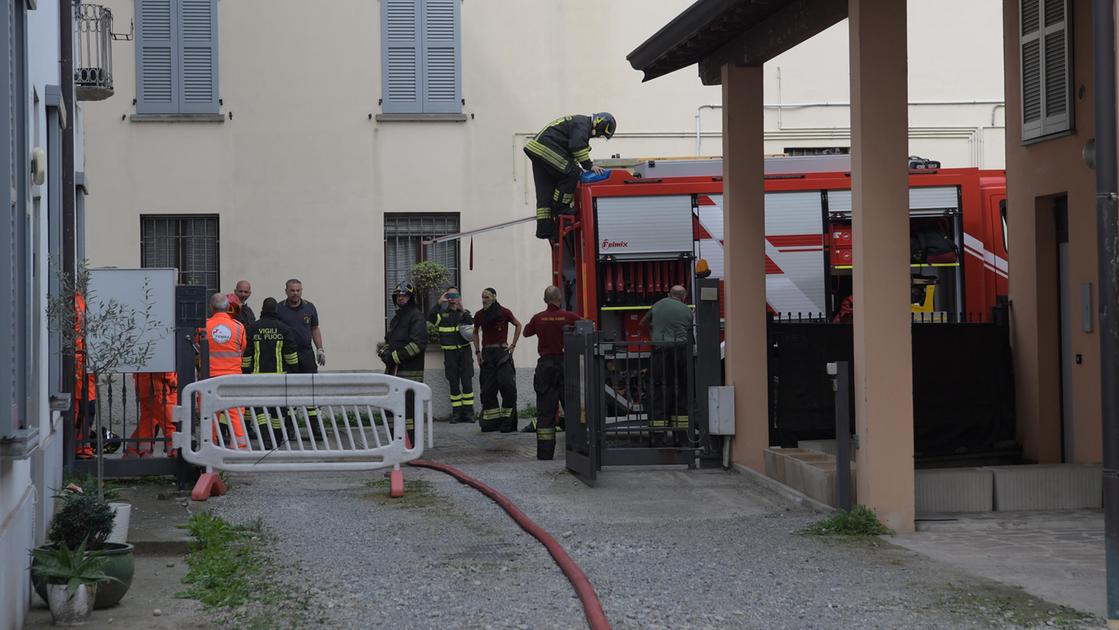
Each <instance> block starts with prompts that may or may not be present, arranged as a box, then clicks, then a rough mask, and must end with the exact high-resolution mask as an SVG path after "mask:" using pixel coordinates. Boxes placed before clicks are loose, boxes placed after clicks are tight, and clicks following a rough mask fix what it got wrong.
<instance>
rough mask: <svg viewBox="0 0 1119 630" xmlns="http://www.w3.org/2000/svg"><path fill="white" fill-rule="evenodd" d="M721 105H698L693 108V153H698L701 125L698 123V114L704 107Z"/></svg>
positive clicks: (717, 107) (713, 107) (714, 107)
mask: <svg viewBox="0 0 1119 630" xmlns="http://www.w3.org/2000/svg"><path fill="white" fill-rule="evenodd" d="M722 108H723V106H722V105H700V106H699V107H697V108H695V154H696V155H697V156H698V155H699V143H700V131H701V129H702V127H700V124H699V114H700V112H702V111H703V110H705V109H722Z"/></svg>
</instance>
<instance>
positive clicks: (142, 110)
mask: <svg viewBox="0 0 1119 630" xmlns="http://www.w3.org/2000/svg"><path fill="white" fill-rule="evenodd" d="M175 4H176V3H175V2H174V0H136V113H138V114H173V113H177V112H178V110H179V86H178V81H177V79H176V74H177V72H176V65H177V64H176V60H177V58H178V51H177V50H176V46H175V30H176V27H175V24H176V22H177V21H178V20H177V19H176V16H175Z"/></svg>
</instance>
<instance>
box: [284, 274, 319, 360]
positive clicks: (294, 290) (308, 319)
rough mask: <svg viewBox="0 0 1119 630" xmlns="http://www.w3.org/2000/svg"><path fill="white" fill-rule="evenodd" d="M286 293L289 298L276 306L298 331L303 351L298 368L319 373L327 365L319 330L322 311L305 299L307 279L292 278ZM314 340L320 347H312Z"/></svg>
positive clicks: (297, 342)
mask: <svg viewBox="0 0 1119 630" xmlns="http://www.w3.org/2000/svg"><path fill="white" fill-rule="evenodd" d="M284 293H286V294H287V296H288V299H286V300H284V302H283V303H282V304H280V306H279V307H278V308H277V309H276V316H277V317H278V318H279V320H280V321H282V322H284V323H285V324H287V325H288V326H290V327H291V330H292V333H294V334H295V348H296V352H298V353H299V367H298V369H296V370H295V372H298V373H300V374H315V373H317V372H318V371H319V367H318V366H320V365H322V366H325V365H326V350H325V349H324V348H323V345H322V333H321V332H319V312H318V310H316V309H315V305H314V304H311V303H310V302H308V301H307V300H304V299H303V283H302V282H300V281H299V280H296V279H295V278H292V279H291V280H288V281H287V284H286V285H285V286H284ZM312 342H314V347H315V348H317V351H316V350H313V349H312V347H311V343H312ZM316 359H317V364H316Z"/></svg>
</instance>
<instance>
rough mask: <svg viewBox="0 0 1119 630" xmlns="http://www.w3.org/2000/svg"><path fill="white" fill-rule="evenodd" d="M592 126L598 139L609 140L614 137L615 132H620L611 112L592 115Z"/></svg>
mask: <svg viewBox="0 0 1119 630" xmlns="http://www.w3.org/2000/svg"><path fill="white" fill-rule="evenodd" d="M591 125H592V127H591V129H592V130H593V131H594V135H595V136H596V137H601V138H606V139H607V140H609V139H610V138H612V137H614V132H615V131H617V130H618V123H617V122H616V121H615V120H614V115H613V114H611V113H610V112H599V113H597V114H594V115H592V116H591Z"/></svg>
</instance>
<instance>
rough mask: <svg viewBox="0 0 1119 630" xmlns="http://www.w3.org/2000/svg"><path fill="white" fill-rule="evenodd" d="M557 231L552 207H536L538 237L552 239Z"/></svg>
mask: <svg viewBox="0 0 1119 630" xmlns="http://www.w3.org/2000/svg"><path fill="white" fill-rule="evenodd" d="M555 232H556V220H555V219H554V218H553V217H552V209H551V208H537V209H536V238H539V239H545V240H547V239H550V238H552V236H553V235H554V234H555Z"/></svg>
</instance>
